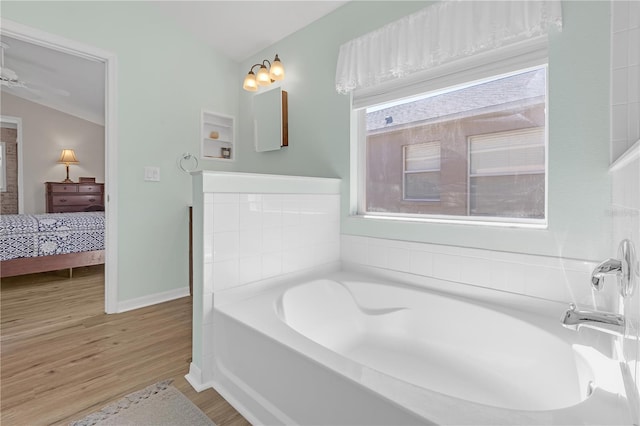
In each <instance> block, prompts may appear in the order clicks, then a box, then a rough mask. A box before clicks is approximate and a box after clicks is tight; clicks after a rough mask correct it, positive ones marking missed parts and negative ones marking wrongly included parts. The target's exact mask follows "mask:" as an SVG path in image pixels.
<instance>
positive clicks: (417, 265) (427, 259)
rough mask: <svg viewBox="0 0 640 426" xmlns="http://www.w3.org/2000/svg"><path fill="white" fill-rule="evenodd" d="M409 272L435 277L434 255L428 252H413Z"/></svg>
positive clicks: (410, 255)
mask: <svg viewBox="0 0 640 426" xmlns="http://www.w3.org/2000/svg"><path fill="white" fill-rule="evenodd" d="M409 270H410V272H411V273H412V274H418V275H424V276H426V277H430V276H433V254H431V253H429V252H427V251H420V250H411V252H410V254H409Z"/></svg>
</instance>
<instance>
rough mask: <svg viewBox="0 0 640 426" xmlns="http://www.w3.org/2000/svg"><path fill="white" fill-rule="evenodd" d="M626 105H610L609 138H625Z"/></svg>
mask: <svg viewBox="0 0 640 426" xmlns="http://www.w3.org/2000/svg"><path fill="white" fill-rule="evenodd" d="M627 114H628V112H627V105H613V106H612V107H611V139H613V140H625V141H626V140H627Z"/></svg>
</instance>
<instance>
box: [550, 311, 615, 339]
mask: <svg viewBox="0 0 640 426" xmlns="http://www.w3.org/2000/svg"><path fill="white" fill-rule="evenodd" d="M560 321H561V322H562V325H563V326H564V327H566V328H569V329H571V330H576V331H577V330H578V329H579V328H580V327H586V328H592V329H594V330H599V331H603V332H605V333H610V334H614V335H616V336H623V335H624V325H625V324H624V317H623V316H622V315H618V314H612V313H609V312H598V311H582V310H578V309H577V308H576V305H574V304H573V303H572V304H570V305H569V309H568V310H567V311H566V312H565V313H564V315H562V318H561V319H560Z"/></svg>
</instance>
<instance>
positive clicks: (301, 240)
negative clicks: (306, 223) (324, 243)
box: [282, 226, 311, 250]
mask: <svg viewBox="0 0 640 426" xmlns="http://www.w3.org/2000/svg"><path fill="white" fill-rule="evenodd" d="M310 232H311V230H310V229H308V228H305V227H303V226H287V227H284V228H282V249H283V250H289V249H296V248H299V247H302V246H304V244H305V243H306V242H307V241H308V240H309V239H310V237H309V233H310Z"/></svg>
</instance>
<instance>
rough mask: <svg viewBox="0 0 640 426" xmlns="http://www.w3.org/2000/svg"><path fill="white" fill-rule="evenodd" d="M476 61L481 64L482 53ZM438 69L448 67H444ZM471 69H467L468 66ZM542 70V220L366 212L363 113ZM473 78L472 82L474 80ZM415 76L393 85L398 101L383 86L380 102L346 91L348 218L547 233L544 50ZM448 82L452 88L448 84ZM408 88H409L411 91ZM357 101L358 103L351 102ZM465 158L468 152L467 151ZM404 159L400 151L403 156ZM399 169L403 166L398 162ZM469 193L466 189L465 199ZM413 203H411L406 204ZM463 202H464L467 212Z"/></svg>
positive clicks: (547, 87) (547, 179) (546, 58)
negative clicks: (407, 82) (420, 78)
mask: <svg viewBox="0 0 640 426" xmlns="http://www.w3.org/2000/svg"><path fill="white" fill-rule="evenodd" d="M484 56H485V57H483V58H482V61H486V60H487V59H486V56H489V57H490V56H495V55H484ZM443 68H451V67H450V66H446V67H443ZM472 68H473V67H472ZM536 69H543V70H544V71H545V76H546V84H545V86H546V87H545V105H544V116H545V129H544V132H545V134H544V137H545V147H544V150H545V152H544V155H545V158H544V163H545V164H544V167H545V169H544V180H545V183H544V186H545V194H544V197H545V200H544V218H543V219H532V218H513V217H493V216H470V215H467V216H454V215H444V214H409V213H388V212H385V213H379V212H369V211H366V205H367V204H366V173H367V171H366V165H367V150H366V139H367V138H366V110H367V108H374V107H376V106H379V105H383V104H387V103H391V102H396V101H403V100H408V99H411V98H416V97H423V96H424V95H426V94H429V95H430V96H434V95H437V94H441V93H446V92H450V91H454V90H459V89H463V88H465V87H469V86H473V85H477V84H482V83H484V82H488V81H493V80H497V79H500V78H504V77H509V76H512V75H517V74H520V73H525V72H527V71H532V70H536ZM474 76H475V77H477V78H474ZM415 80H416V78H415V77H413V78H412V83H411V84H410V86H411V88H410V89H409V88H408V87H407V85H402V84H398V86H399V89H398V95H399V97H398V98H395V99H392V100H389V99H388V98H389V97H390V91H392V89H389V88H388V87H387V88H386V89H384V90H383V91H384V95H383V97H384V98H386V99H384V101H380V99H381V98H380V96H378V95H372V94H371V93H370V91H369V90H368V91H367V92H366V93H365V94H364V95H362V96H358V94H357V92H356V93H351V105H352V109H351V159H352V160H351V173H350V177H351V183H350V204H351V206H350V216H351V217H358V218H363V219H382V220H392V221H414V222H434V223H446V224H464V225H482V226H497V227H517V228H534V229H548V225H549V142H550V141H549V64H548V56H547V54H546V47H545V48H544V49H543V48H539V49H537V50H535V49H534V50H533V51H532V52H531V54H530V55H527V54H525V53H523V55H522V57H521V58H519V59H518V58H516V59H513V58H507V59H503V60H502V62H499V63H496V62H495V61H494V62H493V63H491V64H490V65H487V66H482V65H480V66H478V67H477V69H471V70H470V69H466V68H464V69H461V70H459V72H458V73H455V72H454V74H453V75H442V76H440V78H438V77H431V78H427V81H426V82H425V83H424V84H416V83H415ZM452 82H453V84H451V83H452ZM411 90H414V91H413V92H411ZM356 98H358V99H356ZM366 98H370V102H375V101H378V102H377V103H371V104H367V102H366ZM467 155H469V151H468V152H467ZM403 161H404V153H403ZM403 169H404V164H403ZM469 179H470V177H469V173H467V181H469ZM403 196H404V173H403ZM468 197H469V193H468V191H467V198H468ZM410 201H413V200H410ZM468 209H469V204H468V203H467V210H468Z"/></svg>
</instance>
